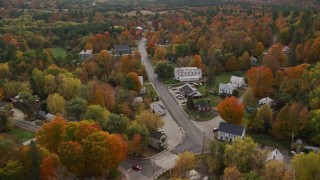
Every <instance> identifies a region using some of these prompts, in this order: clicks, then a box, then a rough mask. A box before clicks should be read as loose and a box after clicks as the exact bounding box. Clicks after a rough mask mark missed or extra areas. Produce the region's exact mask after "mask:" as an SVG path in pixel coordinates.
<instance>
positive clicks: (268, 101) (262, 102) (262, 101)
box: [259, 97, 273, 104]
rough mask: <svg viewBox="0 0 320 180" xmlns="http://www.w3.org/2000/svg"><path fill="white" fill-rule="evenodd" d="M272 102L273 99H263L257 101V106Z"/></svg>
mask: <svg viewBox="0 0 320 180" xmlns="http://www.w3.org/2000/svg"><path fill="white" fill-rule="evenodd" d="M272 101H273V99H271V98H269V97H265V98H262V99H260V100H259V104H270V103H271V102H272Z"/></svg>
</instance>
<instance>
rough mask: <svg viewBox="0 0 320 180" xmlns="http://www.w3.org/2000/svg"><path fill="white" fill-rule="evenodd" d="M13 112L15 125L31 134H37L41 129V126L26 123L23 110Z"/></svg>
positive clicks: (14, 109)
mask: <svg viewBox="0 0 320 180" xmlns="http://www.w3.org/2000/svg"><path fill="white" fill-rule="evenodd" d="M13 111H14V113H13V125H15V126H17V127H20V128H22V129H25V130H28V131H31V132H35V131H37V130H38V129H40V128H41V127H40V126H37V125H34V124H33V123H32V122H29V121H25V120H24V117H25V115H24V113H23V112H22V111H21V110H19V109H16V108H13Z"/></svg>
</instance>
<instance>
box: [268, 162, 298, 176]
mask: <svg viewBox="0 0 320 180" xmlns="http://www.w3.org/2000/svg"><path fill="white" fill-rule="evenodd" d="M263 178H264V179H265V180H290V179H294V178H293V177H292V173H291V172H290V171H289V170H287V168H286V167H285V165H284V164H283V163H282V162H278V161H276V160H271V161H269V162H267V163H266V165H265V168H264V170H263Z"/></svg>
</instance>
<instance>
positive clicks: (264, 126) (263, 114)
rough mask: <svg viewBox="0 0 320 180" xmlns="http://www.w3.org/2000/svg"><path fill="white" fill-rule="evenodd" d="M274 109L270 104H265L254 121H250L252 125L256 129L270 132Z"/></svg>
mask: <svg viewBox="0 0 320 180" xmlns="http://www.w3.org/2000/svg"><path fill="white" fill-rule="evenodd" d="M271 120H272V109H271V108H270V106H269V105H268V104H265V105H263V106H262V107H261V108H259V109H258V110H257V114H256V116H255V118H254V119H253V121H250V127H251V128H252V129H253V130H254V131H258V132H260V131H262V130H263V132H264V133H268V131H269V130H270V127H271Z"/></svg>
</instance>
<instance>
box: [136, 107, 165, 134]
mask: <svg viewBox="0 0 320 180" xmlns="http://www.w3.org/2000/svg"><path fill="white" fill-rule="evenodd" d="M136 122H137V123H138V124H140V125H141V126H143V127H146V128H147V129H148V130H149V131H151V130H157V129H158V128H162V127H163V125H164V121H163V120H162V119H161V118H160V117H159V116H157V115H156V114H154V113H152V112H150V111H149V110H144V111H142V112H141V113H140V114H139V115H138V116H137V118H136Z"/></svg>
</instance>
